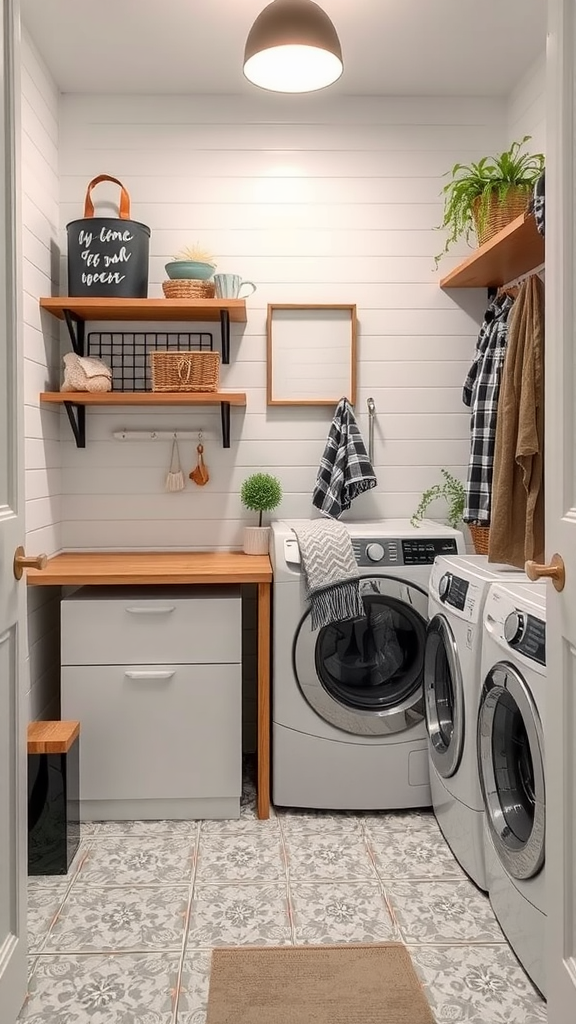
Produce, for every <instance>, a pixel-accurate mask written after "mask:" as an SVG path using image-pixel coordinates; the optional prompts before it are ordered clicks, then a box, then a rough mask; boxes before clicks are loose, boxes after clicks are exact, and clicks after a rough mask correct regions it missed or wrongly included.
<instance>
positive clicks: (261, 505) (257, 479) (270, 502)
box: [240, 473, 282, 526]
mask: <svg viewBox="0 0 576 1024" xmlns="http://www.w3.org/2000/svg"><path fill="white" fill-rule="evenodd" d="M240 500H241V501H242V504H243V505H244V506H245V507H246V508H249V509H250V511H251V512H259V513H260V516H259V519H258V526H262V513H263V512H271V511H272V509H274V508H276V506H277V505H279V504H280V502H281V501H282V486H281V484H280V481H279V480H277V479H276V477H275V476H270V474H269V473H253V474H252V476H249V477H246V480H245V481H244V483H243V484H242V488H241V490H240Z"/></svg>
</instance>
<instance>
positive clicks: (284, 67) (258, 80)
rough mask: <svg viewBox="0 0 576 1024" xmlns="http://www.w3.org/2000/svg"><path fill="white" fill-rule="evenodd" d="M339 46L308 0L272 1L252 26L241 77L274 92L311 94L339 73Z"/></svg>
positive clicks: (328, 24) (325, 20)
mask: <svg viewBox="0 0 576 1024" xmlns="http://www.w3.org/2000/svg"><path fill="white" fill-rule="evenodd" d="M342 68H343V64H342V48H341V46H340V40H339V39H338V34H337V32H336V29H335V28H334V25H333V24H332V22H331V21H330V18H329V17H328V15H327V14H326V13H325V12H324V11H323V10H322V8H321V7H319V6H318V4H315V3H313V2H312V0H273V3H271V4H269V5H268V7H265V8H264V10H263V11H262V12H261V14H259V15H258V17H257V18H256V21H255V22H254V24H253V26H252V28H251V29H250V32H249V34H248V39H247V40H246V49H245V52H244V74H245V75H246V78H248V80H249V81H250V82H253V84H254V85H259V86H260V87H261V88H263V89H271V90H272V91H274V92H313V91H314V90H315V89H324V88H325V87H326V86H328V85H332V83H333V82H335V81H336V80H337V79H338V78H340V75H341V74H342Z"/></svg>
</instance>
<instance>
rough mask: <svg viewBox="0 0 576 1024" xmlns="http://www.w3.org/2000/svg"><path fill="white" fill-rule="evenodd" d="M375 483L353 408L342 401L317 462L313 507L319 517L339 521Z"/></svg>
mask: <svg viewBox="0 0 576 1024" xmlns="http://www.w3.org/2000/svg"><path fill="white" fill-rule="evenodd" d="M376 483H377V481H376V476H375V473H374V470H373V468H372V464H371V462H370V459H369V458H368V453H367V452H366V448H365V447H364V441H363V440H362V435H361V433H360V430H359V429H358V424H357V423H356V420H355V418H354V413H353V411H352V406H351V405H350V402H349V401H348V399H347V398H341V399H340V401H339V403H338V405H337V407H336V412H335V413H334V419H333V420H332V426H331V427H330V432H329V434H328V439H327V441H326V447H325V449H324V454H323V456H322V458H321V459H320V466H319V467H318V476H317V477H316V485H315V487H314V493H313V495H312V504H313V505H314V507H315V508H318V509H320V511H321V512H322V515H325V516H328V517H329V518H330V519H338V518H339V517H340V516H341V515H342V512H344V511H345V509H347V508H350V504H351V502H352V501H353V500H354V498H356V497H357V496H358V495H359V494H362V492H363V491H369V490H370V488H371V487H376Z"/></svg>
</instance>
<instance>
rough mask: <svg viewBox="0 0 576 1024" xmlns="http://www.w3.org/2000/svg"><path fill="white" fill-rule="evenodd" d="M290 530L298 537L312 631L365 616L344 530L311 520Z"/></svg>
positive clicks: (352, 554) (348, 541)
mask: <svg viewBox="0 0 576 1024" xmlns="http://www.w3.org/2000/svg"><path fill="white" fill-rule="evenodd" d="M292 529H293V530H294V533H295V534H296V536H297V537H298V545H299V547H300V556H301V558H302V568H303V569H304V577H305V580H306V593H307V596H308V600H309V601H310V624H311V627H312V629H320V628H321V627H322V626H327V625H329V623H331V622H342V621H344V620H345V619H357V618H360V617H361V616H362V615H364V603H363V601H362V598H361V597H360V576H359V574H358V566H357V564H356V558H355V557H354V551H353V548H352V541H351V540H350V534H349V533H348V530H347V529H346V527H345V526H343V524H342V523H337V522H335V521H332V522H326V520H324V519H311V520H310V522H309V523H300V524H298V526H292Z"/></svg>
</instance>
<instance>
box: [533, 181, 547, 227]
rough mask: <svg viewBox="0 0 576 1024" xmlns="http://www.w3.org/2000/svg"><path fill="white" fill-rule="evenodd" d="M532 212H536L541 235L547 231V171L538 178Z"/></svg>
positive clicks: (537, 225) (535, 215)
mask: <svg viewBox="0 0 576 1024" xmlns="http://www.w3.org/2000/svg"><path fill="white" fill-rule="evenodd" d="M530 209H531V212H532V213H533V214H534V220H535V221H536V227H537V228H538V231H539V233H540V234H541V235H544V234H545V233H546V172H545V171H542V174H541V175H540V177H539V178H538V179H537V181H536V183H535V185H534V192H533V195H532V203H531V207H530Z"/></svg>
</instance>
